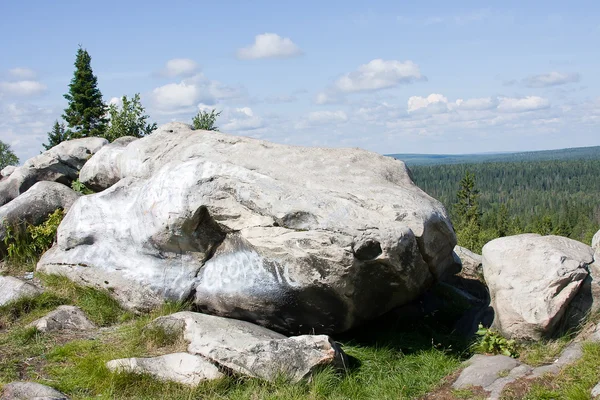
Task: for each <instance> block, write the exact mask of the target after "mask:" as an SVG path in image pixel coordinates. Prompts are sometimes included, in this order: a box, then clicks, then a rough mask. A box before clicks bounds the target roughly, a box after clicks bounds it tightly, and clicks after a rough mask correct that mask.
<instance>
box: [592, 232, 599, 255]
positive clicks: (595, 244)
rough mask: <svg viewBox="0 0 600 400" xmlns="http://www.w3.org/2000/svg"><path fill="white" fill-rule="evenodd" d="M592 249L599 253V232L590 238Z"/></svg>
mask: <svg viewBox="0 0 600 400" xmlns="http://www.w3.org/2000/svg"><path fill="white" fill-rule="evenodd" d="M592 249H594V251H596V253H600V230H599V231H598V232H596V234H595V235H594V237H593V238H592Z"/></svg>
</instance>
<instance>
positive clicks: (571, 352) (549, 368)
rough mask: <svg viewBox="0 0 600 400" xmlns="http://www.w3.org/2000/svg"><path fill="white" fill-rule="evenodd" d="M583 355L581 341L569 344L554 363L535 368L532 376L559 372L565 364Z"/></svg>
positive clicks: (536, 376) (537, 376)
mask: <svg viewBox="0 0 600 400" xmlns="http://www.w3.org/2000/svg"><path fill="white" fill-rule="evenodd" d="M582 356H583V349H582V347H581V343H578V342H575V343H571V344H570V345H568V346H567V348H566V349H564V350H563V351H562V353H561V354H560V357H558V358H557V359H556V360H554V362H553V363H552V364H548V365H542V366H540V367H537V368H534V369H533V371H532V373H531V377H532V378H539V377H541V376H544V375H546V374H558V373H559V372H560V371H561V370H562V369H563V368H564V367H565V366H567V365H569V364H572V363H574V362H575V361H577V360H579V359H580V358H581V357H582Z"/></svg>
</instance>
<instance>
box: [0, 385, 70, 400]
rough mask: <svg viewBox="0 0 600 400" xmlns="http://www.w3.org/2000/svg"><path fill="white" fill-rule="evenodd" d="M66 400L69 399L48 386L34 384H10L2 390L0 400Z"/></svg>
mask: <svg viewBox="0 0 600 400" xmlns="http://www.w3.org/2000/svg"><path fill="white" fill-rule="evenodd" d="M36 399H40V400H41V399H46V400H68V399H69V398H68V397H67V396H66V395H65V394H63V393H61V392H59V391H58V390H56V389H53V388H51V387H50V386H46V385H42V384H41V383H36V382H11V383H8V384H6V385H4V387H3V388H2V396H1V397H0V400H36Z"/></svg>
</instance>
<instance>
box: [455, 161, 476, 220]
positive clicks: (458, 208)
mask: <svg viewBox="0 0 600 400" xmlns="http://www.w3.org/2000/svg"><path fill="white" fill-rule="evenodd" d="M454 214H455V216H456V222H457V224H458V225H459V226H460V225H470V226H478V227H479V226H481V211H480V210H479V190H478V189H477V188H476V187H475V175H474V174H473V173H472V172H470V171H466V172H465V176H464V177H463V178H462V179H461V180H460V189H459V190H458V192H457V193H456V203H455V204H454Z"/></svg>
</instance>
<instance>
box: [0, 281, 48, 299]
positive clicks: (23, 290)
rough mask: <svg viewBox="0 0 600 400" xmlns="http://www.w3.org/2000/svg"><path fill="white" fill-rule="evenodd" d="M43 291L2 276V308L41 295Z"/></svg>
mask: <svg viewBox="0 0 600 400" xmlns="http://www.w3.org/2000/svg"><path fill="white" fill-rule="evenodd" d="M41 293H42V290H41V289H39V288H37V287H35V286H33V285H32V284H30V283H27V282H24V281H22V280H20V279H17V278H14V277H12V276H0V306H2V305H4V304H7V303H10V302H12V301H16V300H19V299H21V298H24V297H33V296H37V295H38V294H41Z"/></svg>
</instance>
